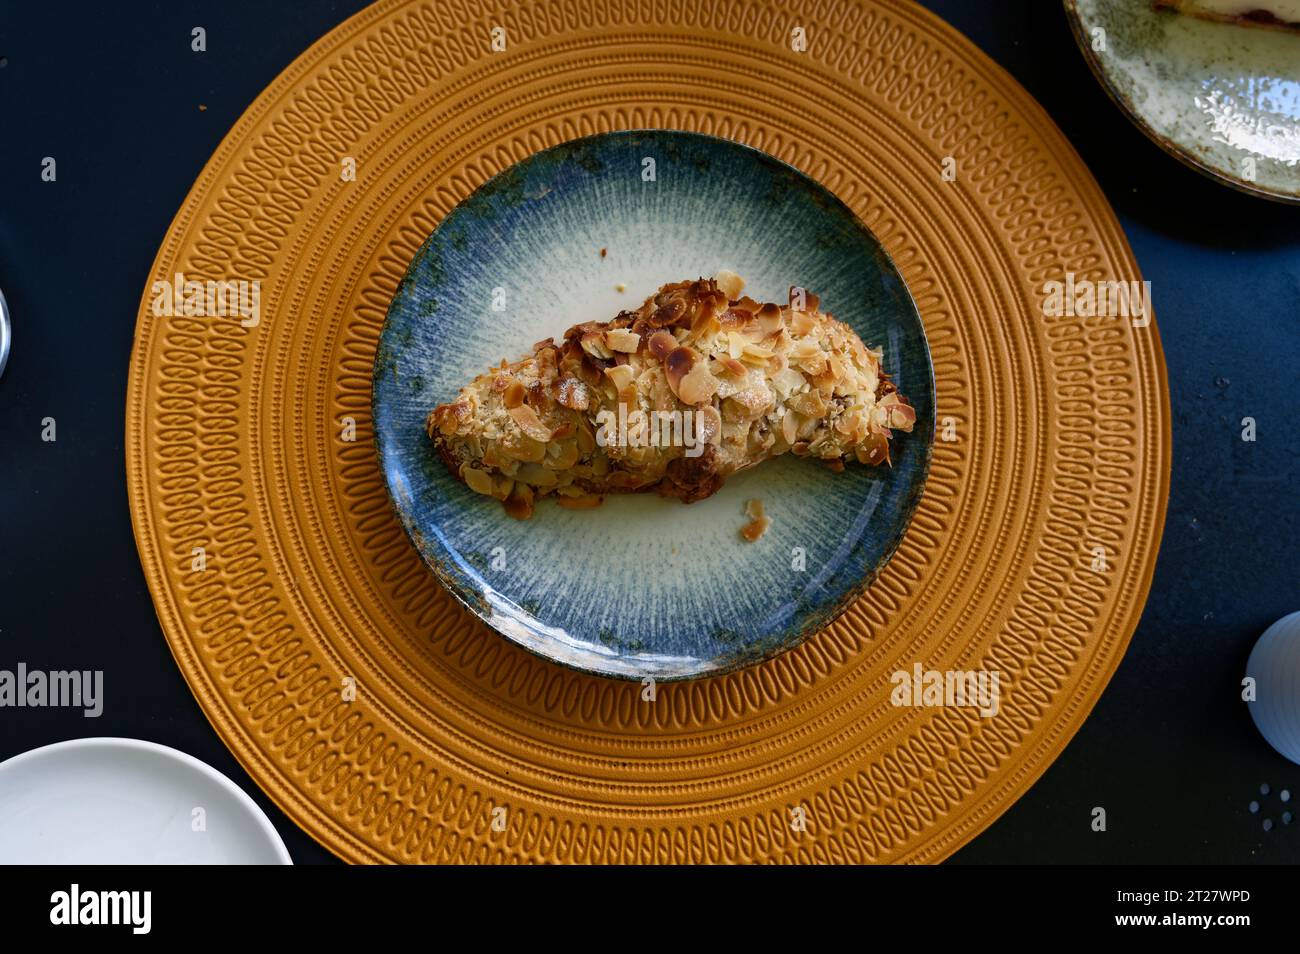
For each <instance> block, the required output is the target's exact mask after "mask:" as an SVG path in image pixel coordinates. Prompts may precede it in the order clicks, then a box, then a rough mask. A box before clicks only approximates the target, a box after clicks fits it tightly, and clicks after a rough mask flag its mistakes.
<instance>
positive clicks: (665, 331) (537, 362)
mask: <svg viewBox="0 0 1300 954" xmlns="http://www.w3.org/2000/svg"><path fill="white" fill-rule="evenodd" d="M742 287H743V282H742V281H741V280H740V278H739V277H738V276H736V275H734V274H731V273H727V272H723V273H719V275H718V276H717V277H716V278H710V279H705V278H700V279H696V280H695V281H684V282H675V283H672V284H668V285H664V286H663V287H662V288H660V289H659V290H658V291H657V292H656V293H655V294H653V295H651V296H650V297H649V298H647V299H646V300H645V302H644V303H642V305H641V307H640V308H638V309H636V310H635V311H623V312H621V313H619V314H618V315H617V316H615V318H614V319H613V320H611V321H608V322H596V321H589V322H584V323H582V324H578V325H574V326H573V327H571V328H569V329H568V331H566V332H565V333H564V337H563V340H562V341H561V342H560V343H559V344H557V343H555V342H554V341H553V340H552V339H549V338H548V339H546V340H544V341H539V342H538V343H537V344H536V345H534V346H533V353H532V354H531V355H529V356H527V357H525V358H523V359H521V360H519V361H516V362H515V363H513V364H507V363H506V362H504V361H502V362H501V364H500V366H498V367H495V368H491V369H489V370H488V372H487V373H486V374H483V375H480V376H479V377H477V378H475V379H474V381H472V382H471V383H470V384H469V385H467V386H466V387H464V388H462V389H461V392H460V394H459V395H458V397H457V398H456V400H455V401H452V402H450V403H447V404H442V405H439V406H438V407H436V408H434V410H433V411H432V412H431V413H430V415H429V418H428V421H427V422H426V428H427V430H428V434H429V437H430V438H431V439H432V440H433V442H434V445H435V446H436V447H437V450H438V453H439V456H440V457H441V458H442V460H443V461H444V463H445V464H446V465H447V468H448V469H449V470H450V471H451V472H452V473H453V474H455V475H456V476H457V477H458V478H460V479H461V480H463V481H465V483H466V484H468V485H469V486H470V487H471V488H472V489H473V490H475V491H477V492H479V493H483V494H488V495H491V496H494V497H496V498H497V499H499V500H501V501H502V502H503V503H504V504H505V505H506V509H507V510H508V511H509V512H510V513H512V514H513V515H515V516H520V517H523V516H527V515H528V514H530V513H531V511H532V505H533V502H534V501H535V500H536V498H538V497H541V496H548V495H555V496H557V497H563V498H565V499H566V503H567V505H569V506H576V507H590V506H594V505H595V503H598V502H599V498H600V497H601V496H603V495H604V494H608V493H634V492H643V491H650V490H654V491H657V492H658V493H660V494H663V495H665V496H670V497H677V498H678V499H680V500H682V501H684V502H686V503H691V502H693V501H696V500H701V499H703V498H705V497H708V496H710V495H711V494H713V493H715V492H716V491H717V490H718V488H719V487H721V486H722V484H723V482H724V481H725V480H726V478H727V477H728V476H730V475H731V474H734V473H736V472H737V471H739V470H743V469H745V468H747V467H751V466H753V465H754V464H757V463H759V462H761V461H763V460H766V459H768V458H769V457H775V456H778V455H780V454H784V453H786V452H793V453H795V454H797V455H799V456H805V457H814V458H818V459H821V460H823V461H825V462H827V463H828V464H830V465H831V466H833V467H835V466H838V467H840V468H841V469H842V466H843V465H842V462H843V461H844V460H845V459H848V458H856V459H857V460H858V461H860V462H862V463H865V464H880V463H887V462H888V460H889V436H890V433H891V431H892V430H895V429H898V430H911V428H912V424H913V422H914V421H915V412H913V410H912V408H911V406H910V405H909V404H908V403H907V401H906V400H905V399H904V398H902V396H901V395H899V394H898V393H897V389H896V388H894V386H893V384H892V383H891V382H889V381H888V380H887V378H885V376H884V375H883V374H882V373H881V371H880V353H879V352H878V351H869V350H868V349H867V348H866V347H865V346H863V344H862V342H861V340H859V339H858V337H857V335H855V334H854V333H853V331H852V330H851V329H849V328H848V327H847V326H845V325H843V324H841V323H840V322H838V321H835V320H834V319H833V318H831V317H830V316H829V315H825V314H823V313H822V312H820V311H819V310H818V306H819V302H818V300H817V297H816V296H815V295H811V294H805V293H804V292H803V291H802V290H801V289H797V288H792V289H791V295H790V302H789V304H787V305H785V306H779V305H776V304H773V303H767V304H760V303H759V302H756V301H754V300H753V299H751V298H748V297H740V291H741V289H742Z"/></svg>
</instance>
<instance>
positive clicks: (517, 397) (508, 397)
mask: <svg viewBox="0 0 1300 954" xmlns="http://www.w3.org/2000/svg"><path fill="white" fill-rule="evenodd" d="M527 394H528V391H527V389H526V388H525V387H524V385H523V382H522V381H518V380H516V381H511V382H510V384H509V386H508V387H507V388H506V391H505V394H503V395H501V403H502V404H504V405H505V407H506V410H507V411H508V410H510V409H511V408H515V407H518V406H519V405H521V404H523V403H524V397H525V396H526V395H527Z"/></svg>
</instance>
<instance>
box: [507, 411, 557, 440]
mask: <svg viewBox="0 0 1300 954" xmlns="http://www.w3.org/2000/svg"><path fill="white" fill-rule="evenodd" d="M509 413H510V418H511V420H513V421H514V422H515V423H516V424H517V425H519V429H520V430H521V431H523V432H524V433H525V434H527V435H528V436H529V437H531V438H532V439H533V440H535V441H538V442H539V443H542V444H545V443H546V442H547V441H549V440H550V439H551V429H550V428H549V427H547V426H546V425H545V424H543V423H542V419H541V418H539V417H538V416H537V412H536V411H534V410H533V409H532V407H531V406H530V405H527V404H521V405H519V406H518V407H512V408H510V411H509Z"/></svg>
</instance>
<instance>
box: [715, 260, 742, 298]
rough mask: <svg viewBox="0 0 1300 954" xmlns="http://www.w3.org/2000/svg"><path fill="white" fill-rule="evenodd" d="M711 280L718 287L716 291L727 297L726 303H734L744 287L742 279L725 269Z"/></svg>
mask: <svg viewBox="0 0 1300 954" xmlns="http://www.w3.org/2000/svg"><path fill="white" fill-rule="evenodd" d="M713 280H714V281H715V282H716V283H717V285H718V291H720V292H722V294H724V295H726V296H727V301H735V300H736V299H737V298H739V297H740V292H741V290H742V289H743V288H744V287H745V280H744V279H743V278H741V277H740V276H739V275H737V274H736V273H735V272H732V271H728V270H727V269H725V268H724V269H722V270H721V271H719V272H718V274H717V275H715V276H714V278H713Z"/></svg>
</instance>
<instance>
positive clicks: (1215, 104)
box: [1065, 0, 1300, 203]
mask: <svg viewBox="0 0 1300 954" xmlns="http://www.w3.org/2000/svg"><path fill="white" fill-rule="evenodd" d="M1065 9H1066V12H1067V14H1068V15H1069V18H1070V23H1071V26H1072V27H1073V29H1074V34H1075V38H1076V39H1077V40H1078V42H1079V47H1080V48H1081V49H1082V50H1083V54H1084V57H1085V58H1086V59H1087V61H1088V64H1089V65H1090V66H1091V67H1092V70H1093V72H1094V73H1096V75H1097V77H1098V79H1100V80H1101V83H1102V85H1103V86H1104V87H1105V88H1106V91H1107V92H1108V93H1110V95H1111V97H1112V98H1113V99H1114V100H1115V101H1116V102H1117V103H1118V104H1119V105H1120V106H1121V107H1122V108H1123V109H1124V111H1125V112H1126V113H1128V115H1129V118H1131V119H1132V120H1133V122H1134V123H1136V124H1137V126H1138V127H1139V128H1140V129H1141V130H1142V131H1143V132H1145V133H1146V134H1147V135H1148V136H1150V137H1151V139H1153V140H1154V141H1155V142H1156V143H1157V144H1158V145H1159V146H1160V147H1161V148H1162V149H1164V150H1165V151H1166V152H1168V153H1170V154H1171V155H1173V156H1175V157H1177V158H1178V159H1181V160H1182V161H1183V162H1185V163H1187V164H1188V165H1190V166H1191V167H1192V168H1194V169H1196V170H1197V171H1199V172H1202V173H1204V174H1206V175H1208V176H1210V177H1211V178H1212V179H1216V180H1218V181H1219V182H1222V183H1224V184H1226V185H1230V186H1233V187H1234V188H1237V189H1241V190H1244V191H1246V192H1252V193H1255V194H1257V195H1262V196H1267V197H1268V198H1271V199H1277V200H1279V201H1282V202H1295V203H1300V34H1295V33H1288V32H1284V31H1280V30H1269V29H1261V28H1258V27H1251V26H1240V25H1237V24H1232V23H1214V22H1209V21H1206V20H1201V19H1197V18H1195V17H1190V16H1185V15H1182V14H1178V13H1174V12H1171V11H1167V10H1163V11H1162V10H1157V9H1155V5H1154V4H1153V3H1152V2H1151V0H1065Z"/></svg>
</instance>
